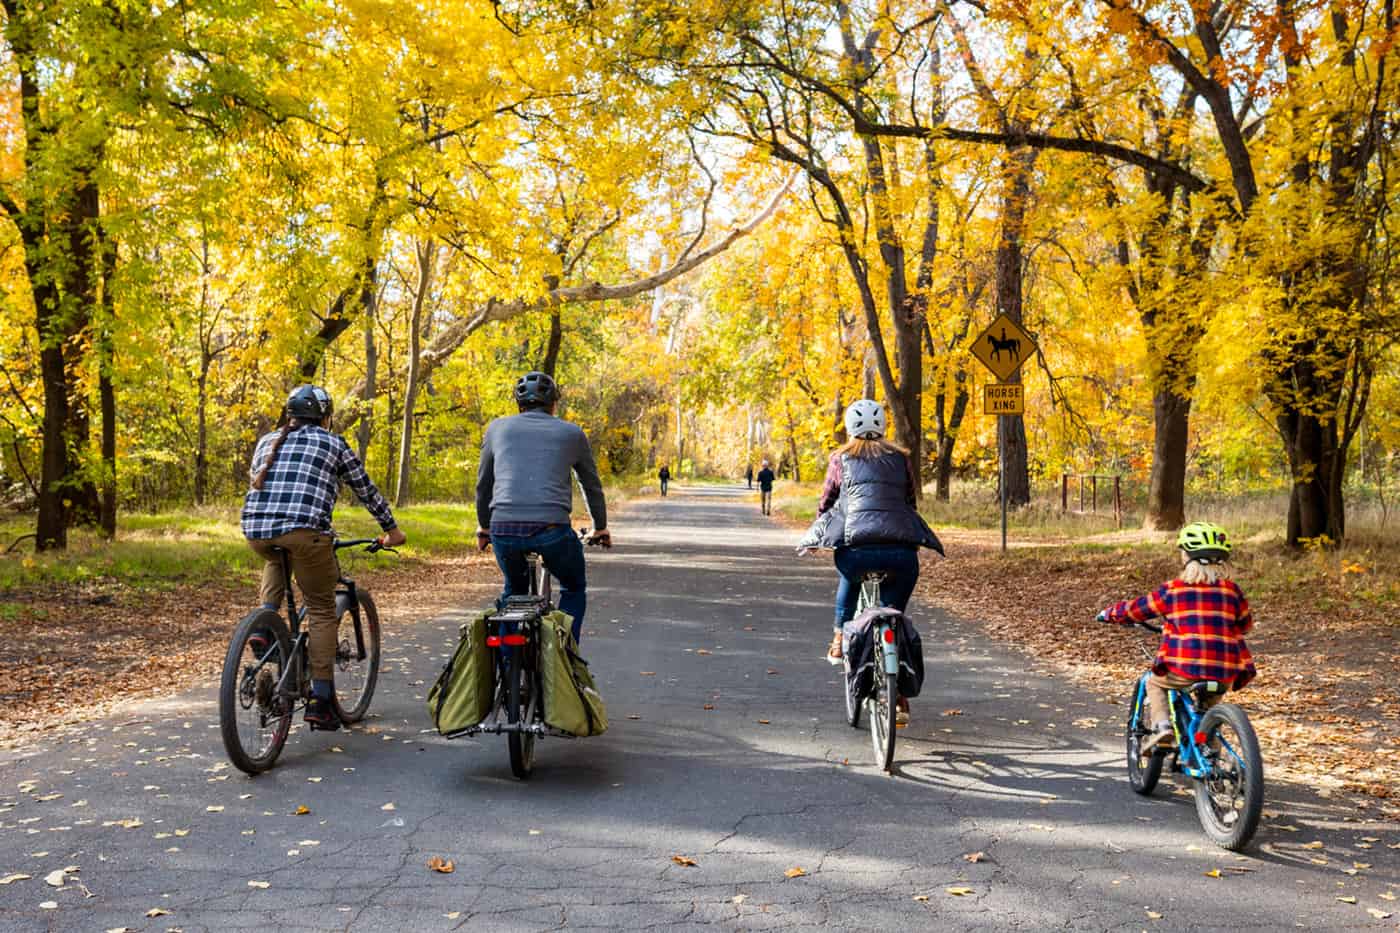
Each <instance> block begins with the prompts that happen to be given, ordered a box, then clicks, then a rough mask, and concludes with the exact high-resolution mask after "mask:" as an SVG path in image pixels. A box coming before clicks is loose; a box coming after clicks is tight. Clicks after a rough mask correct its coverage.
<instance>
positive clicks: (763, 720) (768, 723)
mask: <svg viewBox="0 0 1400 933" xmlns="http://www.w3.org/2000/svg"><path fill="white" fill-rule="evenodd" d="M758 724H759V725H760V726H767V725H771V723H770V722H769V720H767V719H760V720H758Z"/></svg>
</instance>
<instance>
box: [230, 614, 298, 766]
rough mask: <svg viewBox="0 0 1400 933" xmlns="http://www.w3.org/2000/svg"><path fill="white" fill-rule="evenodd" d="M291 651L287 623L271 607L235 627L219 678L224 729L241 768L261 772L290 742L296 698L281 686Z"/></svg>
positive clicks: (236, 764) (231, 752) (250, 616)
mask: <svg viewBox="0 0 1400 933" xmlns="http://www.w3.org/2000/svg"><path fill="white" fill-rule="evenodd" d="M290 651H291V637H290V636H289V635H288V633H287V625H286V623H285V622H283V621H282V617H281V616H279V615H278V614H277V613H275V612H273V611H272V610H271V609H258V610H256V611H254V612H251V613H249V614H248V615H246V616H244V617H243V620H242V621H240V622H239V623H238V625H236V626H234V629H233V637H232V638H231V639H230V640H229V645H228V653H227V654H226V655H225V656H224V672H223V676H222V678H220V681H219V732H220V734H221V735H222V736H223V740H224V751H226V752H228V758H229V761H231V762H233V765H234V767H236V768H238V769H239V770H240V771H245V772H247V773H248V774H261V773H262V772H264V771H266V770H267V769H268V768H271V767H272V765H273V763H274V762H275V761H276V760H277V756H278V755H280V754H281V753H282V746H283V745H285V744H286V743H287V733H288V732H289V731H290V730H291V727H292V702H291V700H290V699H289V698H288V697H286V696H283V695H282V693H281V692H280V691H279V690H278V684H279V683H280V682H281V681H282V677H283V674H284V672H285V671H286V669H287V667H288V666H289V664H290V663H291V661H290Z"/></svg>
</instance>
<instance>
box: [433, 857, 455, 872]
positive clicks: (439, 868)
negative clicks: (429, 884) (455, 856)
mask: <svg viewBox="0 0 1400 933" xmlns="http://www.w3.org/2000/svg"><path fill="white" fill-rule="evenodd" d="M428 867H429V868H431V869H432V870H433V871H435V872H438V873H439V874H443V875H450V874H452V873H453V872H454V871H456V870H457V866H456V865H455V864H453V862H452V859H450V858H449V859H445V858H443V857H442V856H440V855H434V856H433V857H432V858H430V859H428Z"/></svg>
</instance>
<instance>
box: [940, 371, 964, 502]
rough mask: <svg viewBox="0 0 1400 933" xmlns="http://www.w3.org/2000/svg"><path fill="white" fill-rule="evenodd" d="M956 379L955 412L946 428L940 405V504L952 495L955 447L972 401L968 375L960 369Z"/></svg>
mask: <svg viewBox="0 0 1400 933" xmlns="http://www.w3.org/2000/svg"><path fill="white" fill-rule="evenodd" d="M955 379H956V381H957V388H956V389H955V390H954V393H953V410H952V411H951V412H950V413H949V415H948V420H947V424H946V426H945V425H944V423H943V412H942V402H941V400H940V405H939V409H940V410H939V416H938V461H937V464H936V465H937V476H936V478H935V483H936V486H935V489H936V491H935V493H934V495H935V497H936V498H937V499H938V501H940V502H947V501H948V500H949V498H950V497H951V495H952V486H953V446H954V445H955V444H957V442H958V432H959V431H960V430H961V429H962V423H963V418H964V417H965V416H966V415H967V405H968V402H969V400H970V396H969V395H968V393H967V373H966V372H965V371H964V370H962V369H959V370H958V373H957V376H956V377H955Z"/></svg>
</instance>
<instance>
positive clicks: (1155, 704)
mask: <svg viewBox="0 0 1400 933" xmlns="http://www.w3.org/2000/svg"><path fill="white" fill-rule="evenodd" d="M1194 683H1196V681H1194V680H1192V679H1191V678H1190V677H1182V676H1181V675H1180V674H1153V675H1152V676H1151V677H1149V678H1147V704H1148V708H1149V709H1151V711H1152V723H1151V725H1153V726H1154V727H1155V726H1156V725H1157V723H1159V722H1171V721H1172V715H1171V710H1170V709H1169V708H1168V704H1167V690H1168V688H1170V689H1172V690H1184V689H1185V688H1187V687H1189V686H1191V685H1192V684H1194ZM1224 698H1225V694H1223V693H1210V694H1206V697H1205V699H1204V700H1203V701H1202V702H1201V704H1200V711H1201V712H1205V711H1206V710H1208V709H1210V708H1211V707H1212V706H1214V705H1215V704H1217V703H1219V702H1220V701H1221V700H1223V699H1224Z"/></svg>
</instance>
